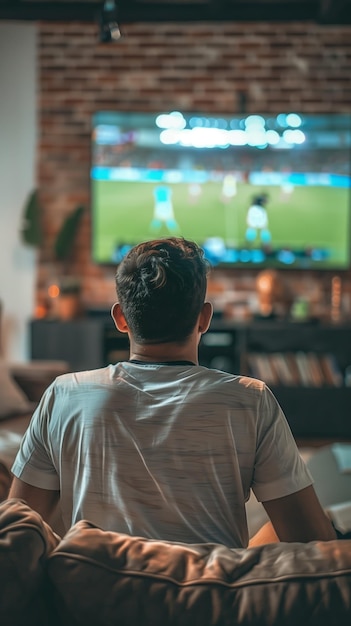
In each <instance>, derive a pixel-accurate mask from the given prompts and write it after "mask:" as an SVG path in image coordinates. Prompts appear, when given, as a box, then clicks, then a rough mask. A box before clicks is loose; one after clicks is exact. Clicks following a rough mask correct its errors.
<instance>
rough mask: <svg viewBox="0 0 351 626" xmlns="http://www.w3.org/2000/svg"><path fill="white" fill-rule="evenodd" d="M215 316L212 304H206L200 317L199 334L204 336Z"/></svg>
mask: <svg viewBox="0 0 351 626" xmlns="http://www.w3.org/2000/svg"><path fill="white" fill-rule="evenodd" d="M212 315H213V306H212V304H211V302H204V304H203V307H202V310H201V313H200V316H199V332H200V333H201V334H202V335H203V334H204V333H206V332H207V331H208V329H209V326H210V324H211V320H212Z"/></svg>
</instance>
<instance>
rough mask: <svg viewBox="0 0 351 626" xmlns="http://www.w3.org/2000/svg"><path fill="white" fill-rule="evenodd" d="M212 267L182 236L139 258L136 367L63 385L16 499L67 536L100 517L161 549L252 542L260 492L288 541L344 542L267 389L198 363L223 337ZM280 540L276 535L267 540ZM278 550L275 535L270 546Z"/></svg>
mask: <svg viewBox="0 0 351 626" xmlns="http://www.w3.org/2000/svg"><path fill="white" fill-rule="evenodd" d="M207 269H208V268H207V263H206V261H205V260H204V258H203V252H202V250H201V249H200V248H198V246H197V245H196V244H195V243H193V242H190V241H186V240H184V239H181V238H169V239H160V240H156V241H150V242H146V243H142V244H140V245H138V246H136V247H135V248H133V249H132V250H131V251H130V252H129V253H128V254H127V255H126V257H125V258H124V260H123V261H122V263H121V264H120V265H119V267H118V269H117V274H116V286H117V297H118V303H116V304H114V306H113V307H112V315H113V318H114V320H115V323H116V326H117V328H118V330H119V331H121V332H122V333H128V335H129V339H130V360H129V361H126V362H122V363H118V364H116V365H110V366H108V367H106V368H103V369H100V370H95V371H88V372H80V373H76V374H66V375H64V376H60V377H58V378H57V379H56V381H55V382H54V383H53V384H52V385H51V386H50V387H49V388H48V390H47V391H46V392H45V394H44V396H43V398H42V400H41V402H40V405H39V407H38V409H37V411H36V413H35V414H34V416H33V418H32V421H31V424H30V427H29V429H28V432H27V433H26V435H25V437H24V439H23V442H22V445H21V449H20V451H19V453H18V455H17V458H16V460H15V463H14V465H13V468H12V470H13V473H14V475H15V478H14V482H13V486H12V489H11V492H10V496H11V497H18V498H22V499H24V500H26V501H27V503H28V504H29V505H30V506H32V508H34V509H36V510H37V511H39V513H41V514H42V516H43V517H44V519H46V520H50V515H51V514H52V512H53V510H54V508H55V506H56V504H57V502H58V500H59V499H60V507H61V510H62V515H63V520H64V524H65V527H66V528H69V527H70V526H71V524H73V523H75V522H76V521H78V520H80V519H88V520H90V521H92V522H93V523H95V524H97V525H98V526H101V527H102V528H105V529H110V530H115V531H119V532H125V533H129V534H131V535H139V536H140V535H141V536H145V537H151V538H155V539H164V540H174V541H184V542H188V543H191V542H216V543H222V544H225V545H227V546H230V547H244V546H247V544H248V529H247V522H246V515H245V501H246V500H247V499H248V497H249V495H250V489H251V488H252V489H253V491H254V492H255V494H256V496H257V498H258V499H259V500H261V501H262V502H263V504H264V507H265V509H266V511H267V513H268V515H269V517H270V519H271V521H272V523H273V526H274V529H275V531H276V533H277V536H278V537H279V539H280V540H282V541H294V540H297V541H309V540H314V539H320V540H329V539H334V538H335V534H334V531H333V529H332V527H331V524H330V522H329V520H328V519H327V517H326V516H325V514H324V512H323V510H322V508H321V506H320V504H319V502H318V500H317V497H316V495H315V492H314V489H313V486H312V485H311V483H312V480H311V477H310V475H309V474H308V472H307V470H306V468H305V466H304V464H303V462H302V460H301V458H300V456H299V453H298V450H297V448H296V445H295V442H294V439H293V437H292V435H291V432H290V430H289V428H288V426H287V422H286V420H285V418H284V416H283V414H282V411H281V409H280V407H279V405H278V403H277V402H276V400H275V398H274V397H273V395H272V393H271V392H270V390H269V389H268V388H267V387H266V386H265V384H264V383H262V382H260V381H257V380H254V379H251V378H247V377H242V376H234V375H232V374H228V373H225V372H221V371H217V370H211V369H207V368H205V367H201V366H199V365H198V345H199V341H200V338H201V335H202V334H203V333H205V332H206V331H207V329H208V327H209V325H210V321H211V316H212V306H211V304H210V303H209V302H206V301H205V295H206V283H207ZM266 530H267V529H266ZM274 539H277V537H276V535H275V534H274V531H273V530H272V527H271V526H270V527H269V528H268V534H267V533H266V534H264V536H263V537H261V538H259V540H262V541H272V540H274Z"/></svg>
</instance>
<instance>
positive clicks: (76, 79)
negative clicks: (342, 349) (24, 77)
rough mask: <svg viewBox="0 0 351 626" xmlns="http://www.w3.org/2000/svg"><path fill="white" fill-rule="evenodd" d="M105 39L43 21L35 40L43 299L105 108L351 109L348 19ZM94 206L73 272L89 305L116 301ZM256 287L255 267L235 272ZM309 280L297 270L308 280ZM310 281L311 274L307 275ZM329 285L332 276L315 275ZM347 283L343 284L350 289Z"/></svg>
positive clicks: (239, 280)
mask: <svg viewBox="0 0 351 626" xmlns="http://www.w3.org/2000/svg"><path fill="white" fill-rule="evenodd" d="M123 33H124V37H123V38H122V40H121V41H120V42H119V43H117V44H101V43H99V41H98V28H97V25H95V24H77V23H42V24H40V25H39V36H38V67H39V74H38V116H39V145H38V186H39V189H40V195H41V201H42V206H43V226H44V231H45V246H44V249H43V251H42V254H41V259H40V263H39V272H38V294H39V295H40V294H42V293H43V289H44V286H45V284H46V282H47V280H48V279H49V278H50V272H51V264H50V259H51V245H52V241H53V236H54V234H55V232H56V231H57V229H58V227H59V225H60V224H61V222H62V219H63V217H64V215H66V214H67V213H68V212H70V211H71V210H72V209H73V208H74V207H75V206H76V205H77V204H80V203H83V204H84V205H86V207H87V208H88V209H89V202H90V199H89V192H90V187H89V167H90V122H91V115H92V113H93V112H94V111H96V110H98V109H112V110H113V109H116V110H118V109H120V110H145V111H147V110H150V111H152V110H162V109H163V110H167V109H173V108H180V109H183V110H204V111H207V112H217V113H236V112H240V106H241V105H240V102H241V99H242V97H243V94H244V97H245V99H246V111H247V112H252V113H253V112H262V111H266V112H272V113H278V112H281V111H284V110H293V109H294V110H299V111H301V112H333V111H339V112H348V111H350V105H351V79H350V67H351V26H346V27H342V26H319V25H315V24H313V23H286V24H285V23H284V24H279V23H278V24H276V23H274V24H269V23H239V24H234V23H233V24H232V23H215V24H208V23H206V24H201V23H194V24H192V23H186V24H183V23H168V24H133V25H132V24H130V25H128V24H127V25H125V26H124V27H123ZM90 237H91V223H90V215H89V211H88V212H87V213H86V215H85V218H84V221H83V227H82V228H81V229H80V232H79V236H78V238H77V247H76V248H77V249H76V253H75V256H74V263H73V265H72V273H74V274H75V273H77V272H79V273H80V274H81V276H82V278H83V287H84V291H83V297H84V301H85V303H86V304H88V305H90V304H92V305H105V304H106V305H109V304H110V302H111V300H112V299H113V298H114V287H113V270H111V269H110V270H106V269H102V268H99V267H96V266H94V265H93V264H92V262H91V259H90ZM230 277H231V278H232V279H233V281H234V284H236V285H237V286H238V288H243V289H246V288H249V289H250V288H251V287H252V281H253V275H252V273H250V272H242V271H241V272H232V273H231V274H230ZM300 278H301V275H300ZM305 279H306V280H307V281H311V276H307V275H306V277H305ZM312 280H317V281H319V282H320V283H321V284H322V287H323V289H326V290H327V289H328V288H329V283H330V278H329V277H328V276H327V275H326V276H325V275H320V276H317V277H314V278H313V277H312ZM348 283H349V278H348V277H346V278H345V279H344V284H345V286H346V288H347V289H349V288H350V286H349V284H348Z"/></svg>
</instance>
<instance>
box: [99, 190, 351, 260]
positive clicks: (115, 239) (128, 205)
mask: <svg viewBox="0 0 351 626" xmlns="http://www.w3.org/2000/svg"><path fill="white" fill-rule="evenodd" d="M168 186H169V187H171V189H172V202H173V208H174V216H175V219H176V222H177V224H178V225H179V230H176V231H173V232H170V231H169V230H168V229H167V228H166V226H165V224H162V225H161V227H160V228H159V229H158V230H152V228H151V222H152V218H153V211H154V196H153V190H154V187H155V183H150V182H145V183H144V182H137V183H133V182H120V181H93V256H94V260H95V261H96V262H98V263H108V262H110V261H111V260H112V255H113V251H114V249H115V247H116V245H120V244H124V243H125V244H132V245H133V244H136V243H139V242H140V241H145V240H147V239H153V238H157V237H165V236H170V235H182V236H184V237H186V238H188V239H193V240H195V241H197V242H198V243H200V244H201V243H203V242H204V241H205V240H206V239H207V238H209V237H221V238H222V239H223V240H224V242H225V243H226V244H227V245H228V246H235V247H239V248H240V247H244V246H245V245H246V242H245V231H246V228H247V225H246V214H247V210H248V208H249V206H250V204H251V203H252V199H253V197H254V196H255V195H259V194H260V193H262V192H264V193H267V194H268V197H269V199H268V202H267V206H266V210H267V215H268V221H269V230H270V232H271V237H272V240H271V246H272V248H273V249H275V248H281V247H285V246H286V247H289V248H291V249H299V248H300V249H301V248H306V247H319V248H327V249H328V250H329V251H330V252H331V254H332V259H330V260H329V262H328V263H326V264H325V267H327V266H328V264H329V263H330V261H331V260H332V261H333V263H334V264H335V262H337V263H339V264H343V263H344V262H346V257H345V255H346V250H347V245H348V244H347V242H348V231H349V223H348V219H349V208H348V202H349V196H348V193H349V190H348V189H346V188H338V187H307V186H306V187H302V186H301V187H295V188H294V189H293V191H292V193H291V194H287V193H286V194H284V192H283V190H282V189H281V188H280V187H277V186H271V187H270V186H264V187H258V186H257V187H256V186H255V187H254V186H253V185H250V184H248V183H238V185H237V194H236V195H235V196H234V197H233V198H231V199H230V200H228V201H227V202H224V201H223V198H222V185H221V183H220V182H208V183H204V184H203V185H201V195H200V196H199V197H198V198H196V197H191V195H190V193H189V189H190V188H189V185H188V184H184V183H177V184H170V185H168ZM259 245H260V244H259V241H258V240H257V241H256V242H254V244H253V247H259Z"/></svg>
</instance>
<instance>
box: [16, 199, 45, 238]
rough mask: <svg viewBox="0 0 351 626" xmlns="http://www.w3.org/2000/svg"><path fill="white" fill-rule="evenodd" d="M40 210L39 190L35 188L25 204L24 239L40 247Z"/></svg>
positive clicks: (22, 231)
mask: <svg viewBox="0 0 351 626" xmlns="http://www.w3.org/2000/svg"><path fill="white" fill-rule="evenodd" d="M40 212H41V210H40V204H39V200H38V191H37V190H36V189H35V190H34V191H32V193H31V194H30V196H29V197H28V199H27V201H26V204H25V205H24V209H23V217H22V224H21V238H22V241H23V242H24V243H27V244H28V245H30V246H35V247H39V246H40V245H41V243H42V239H43V237H42V229H41V223H40Z"/></svg>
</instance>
